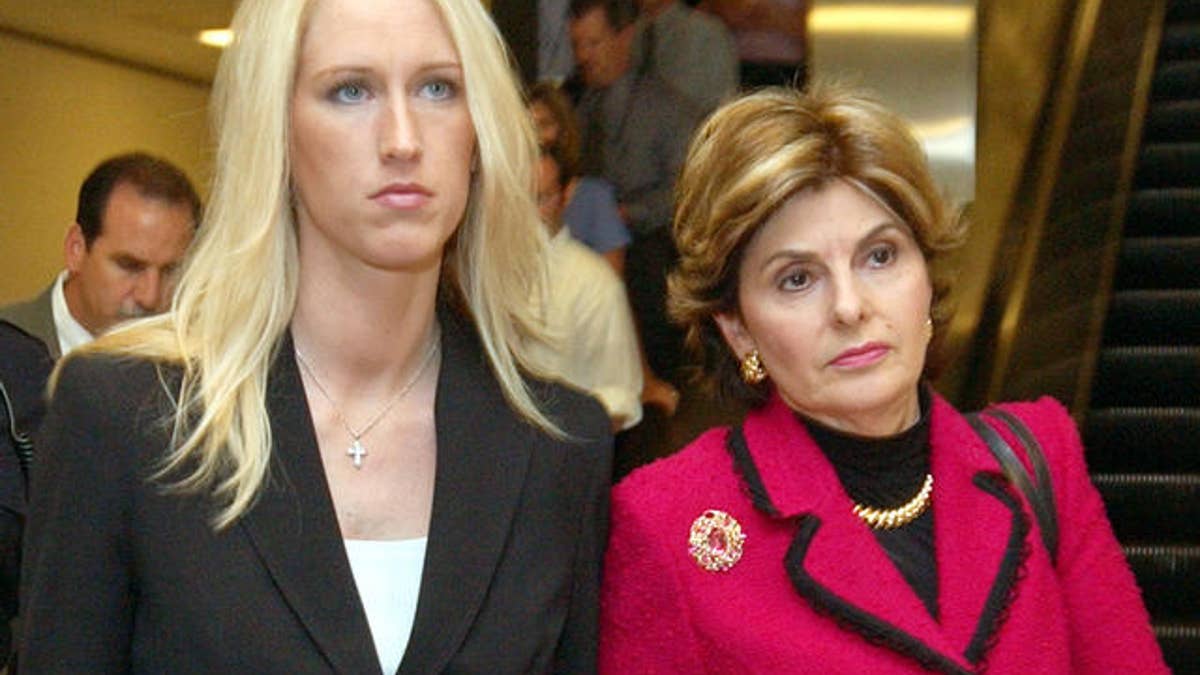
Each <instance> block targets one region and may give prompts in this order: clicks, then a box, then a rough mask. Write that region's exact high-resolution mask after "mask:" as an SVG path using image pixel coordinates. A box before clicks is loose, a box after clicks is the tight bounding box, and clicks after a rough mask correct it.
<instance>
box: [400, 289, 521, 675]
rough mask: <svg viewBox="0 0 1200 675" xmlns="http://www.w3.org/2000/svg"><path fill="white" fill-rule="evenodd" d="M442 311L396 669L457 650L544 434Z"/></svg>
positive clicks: (437, 665) (463, 326)
mask: <svg viewBox="0 0 1200 675" xmlns="http://www.w3.org/2000/svg"><path fill="white" fill-rule="evenodd" d="M439 319H440V320H441V323H442V344H443V355H444V356H443V359H442V368H441V373H440V375H439V378H438V390H437V403H436V407H435V412H434V414H435V419H436V425H437V442H438V449H437V453H438V454H437V476H436V479H435V483H434V493H433V515H432V520H431V522H430V525H429V544H428V549H427V550H426V554H425V569H424V575H423V576H422V579H421V591H420V599H419V600H418V603H417V614H416V617H415V619H414V624H413V631H412V637H411V638H410V640H409V649H408V651H407V652H406V653H405V655H404V660H403V661H402V662H401V664H400V671H399V672H400V673H435V672H441V671H442V670H443V669H444V668H445V667H446V665H447V663H448V662H449V661H450V659H451V658H452V657H453V656H454V654H455V653H456V652H457V651H458V649H459V648H460V645H461V644H462V642H463V640H464V639H465V638H466V636H467V632H468V630H469V629H470V627H471V625H472V623H473V622H474V619H475V616H476V615H477V614H478V612H479V610H480V607H481V606H482V604H483V601H484V598H485V596H486V594H487V590H488V588H489V586H490V585H491V582H492V577H493V575H494V573H495V570H496V566H497V564H498V563H499V560H500V557H501V554H502V553H503V549H504V543H505V541H506V539H507V537H508V532H509V529H510V525H511V522H512V519H513V517H514V514H515V512H516V507H517V503H518V501H519V499H520V495H521V489H522V486H523V485H524V482H525V474H526V471H527V469H528V465H529V460H530V457H531V455H532V447H533V446H534V444H536V443H538V442H539V441H538V440H537V439H538V434H537V433H536V432H535V431H534V429H533V428H532V427H531V426H529V425H528V424H525V423H524V422H523V421H521V420H520V419H519V418H518V417H517V416H516V415H515V414H514V413H513V412H512V409H511V408H510V407H509V405H508V402H507V400H506V399H505V398H504V395H503V393H502V392H501V390H500V387H499V384H498V383H497V382H496V379H495V376H494V375H493V374H492V371H491V368H490V366H489V365H488V363H487V361H486V360H485V356H484V351H483V348H482V346H481V345H480V344H479V342H478V338H477V337H476V335H475V333H474V327H473V326H471V325H469V324H468V323H467V321H466V320H465V319H463V318H461V317H458V316H454V315H453V314H452V311H451V310H449V309H445V308H444V309H443V311H442V312H440V313H439Z"/></svg>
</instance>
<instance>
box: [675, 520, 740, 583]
mask: <svg viewBox="0 0 1200 675" xmlns="http://www.w3.org/2000/svg"><path fill="white" fill-rule="evenodd" d="M745 541H746V535H745V534H743V533H742V526H741V524H740V523H738V521H737V520H735V519H734V517H733V516H731V515H729V514H728V513H725V512H724V511H718V510H716V509H709V510H707V511H705V512H704V513H702V514H700V517H699V518H696V520H694V521H692V529H691V532H689V533H688V553H690V554H691V555H692V557H693V558H695V559H696V564H698V565H700V567H701V568H702V569H705V570H708V571H709V572H724V571H725V570H728V569H729V568H730V567H733V566H734V564H736V563H737V561H738V560H740V559H741V557H742V543H743V542H745Z"/></svg>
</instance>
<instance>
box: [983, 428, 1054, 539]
mask: <svg viewBox="0 0 1200 675" xmlns="http://www.w3.org/2000/svg"><path fill="white" fill-rule="evenodd" d="M966 417H967V421H968V422H970V424H971V426H972V427H974V428H975V432H976V433H978V434H979V436H980V437H981V438H983V440H984V442H986V443H987V446H988V449H989V450H991V451H992V454H993V455H995V457H996V459H997V460H998V461H999V462H1000V466H1001V468H1002V469H1003V470H1004V475H1005V476H1007V477H1008V479H1009V480H1010V481H1011V482H1012V483H1013V484H1014V485H1016V486H1017V489H1019V490H1020V491H1021V494H1023V495H1025V499H1026V500H1027V501H1028V502H1029V505H1030V507H1031V508H1032V509H1033V515H1034V517H1035V518H1037V521H1038V529H1039V530H1040V531H1041V534H1042V543H1043V544H1045V545H1046V550H1047V551H1048V552H1049V553H1050V559H1051V560H1052V561H1056V560H1057V557H1058V516H1057V513H1058V511H1057V510H1056V509H1055V505H1054V486H1053V484H1051V482H1050V470H1049V468H1048V467H1047V466H1046V457H1045V454H1044V453H1043V452H1042V446H1041V444H1040V443H1038V440H1037V437H1035V436H1034V435H1033V433H1032V432H1031V431H1029V427H1027V426H1025V423H1024V422H1022V421H1021V420H1020V419H1019V418H1017V416H1015V415H1013V414H1012V413H1010V412H1008V411H1006V410H1001V409H999V408H988V409H987V410H984V411H982V412H979V413H974V414H970V415H967V416H966ZM984 417H988V418H991V419H994V420H997V421H999V422H1000V423H1002V424H1004V425H1005V426H1007V427H1008V428H1009V429H1010V430H1011V431H1012V433H1013V435H1014V436H1016V438H1017V440H1018V441H1019V442H1020V444H1021V445H1022V446H1024V448H1023V449H1024V450H1025V456H1026V457H1028V458H1029V464H1030V466H1031V467H1032V468H1033V476H1030V474H1029V471H1028V470H1027V469H1026V468H1025V465H1024V464H1023V463H1021V460H1020V459H1019V458H1018V457H1017V454H1016V452H1014V451H1013V449H1012V447H1011V446H1009V444H1008V443H1007V442H1006V441H1005V440H1004V437H1003V436H1001V435H1000V434H999V433H997V432H996V430H995V429H993V428H992V425H991V424H989V423H987V422H985V421H984V420H983V419H982V418H984Z"/></svg>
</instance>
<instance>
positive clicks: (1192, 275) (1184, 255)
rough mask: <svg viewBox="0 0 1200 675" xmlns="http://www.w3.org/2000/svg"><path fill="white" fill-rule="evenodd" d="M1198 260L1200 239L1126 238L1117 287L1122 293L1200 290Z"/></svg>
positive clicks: (1199, 257) (1122, 247) (1115, 281)
mask: <svg viewBox="0 0 1200 675" xmlns="http://www.w3.org/2000/svg"><path fill="white" fill-rule="evenodd" d="M1197 229H1198V230H1200V227H1198V228H1197ZM1198 260H1200V236H1197V237H1131V238H1126V239H1125V241H1124V242H1122V243H1121V260H1120V263H1119V264H1118V265H1117V276H1116V279H1115V280H1114V282H1113V286H1114V287H1115V288H1118V289H1121V290H1137V289H1144V290H1150V289H1167V288H1200V264H1197V263H1196V261H1198Z"/></svg>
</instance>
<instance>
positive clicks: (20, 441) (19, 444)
mask: <svg viewBox="0 0 1200 675" xmlns="http://www.w3.org/2000/svg"><path fill="white" fill-rule="evenodd" d="M0 406H2V407H3V411H0V412H3V413H4V418H5V419H7V420H8V424H7V427H8V429H7V433H8V437H9V438H11V439H12V444H13V449H14V450H16V453H17V461H19V462H20V464H21V473H22V474H23V476H24V480H25V484H26V485H28V484H29V464H30V462H32V461H33V441H32V440H31V439H30V438H29V436H28V435H27V434H24V433H21V431H20V430H19V429H17V413H16V410H15V409H14V408H13V404H12V399H11V398H9V396H8V389H6V388H5V387H4V382H0Z"/></svg>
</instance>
